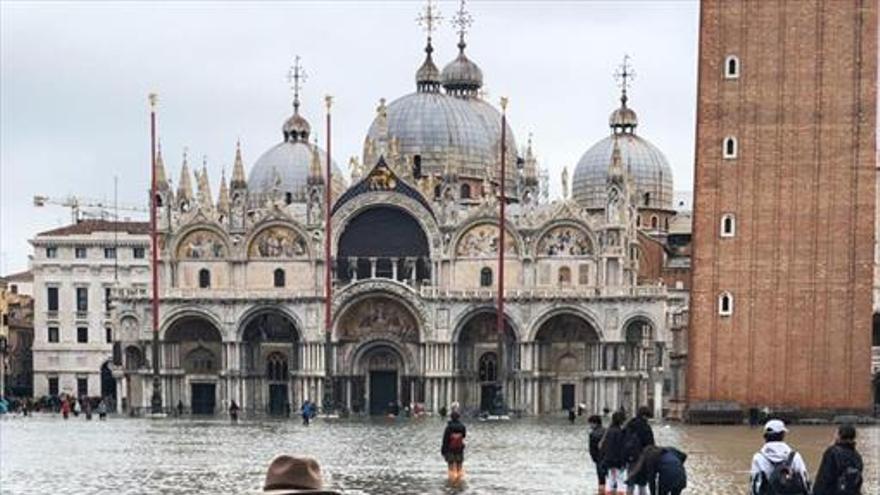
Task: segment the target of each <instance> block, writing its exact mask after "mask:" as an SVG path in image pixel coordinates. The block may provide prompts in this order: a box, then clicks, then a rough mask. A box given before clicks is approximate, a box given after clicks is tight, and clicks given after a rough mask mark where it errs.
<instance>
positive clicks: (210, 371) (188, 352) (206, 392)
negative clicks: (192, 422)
mask: <svg viewBox="0 0 880 495" xmlns="http://www.w3.org/2000/svg"><path fill="white" fill-rule="evenodd" d="M221 340H222V339H221V335H220V331H219V330H218V329H217V327H215V326H214V324H213V323H211V322H210V321H209V320H207V319H206V318H203V317H201V316H184V317H182V318H179V319H178V320H176V321H175V322H174V323H172V325H171V326H170V327H169V328H168V331H167V332H165V338H164V342H163V345H162V347H163V349H162V351H163V353H162V354H163V355H162V360H163V367H164V368H165V369H167V370H169V371H170V372H171V377H170V387H169V390H168V391H167V393H166V397H167V398H168V399H169V400H168V401H167V402H168V405H170V406H174V405H177V404H183V406H184V408H186V407H187V406H188V408H189V411H190V412H191V413H192V414H205V415H210V414H215V413H216V412H217V411H218V406H219V404H221V402H222V399H223V397H222V394H221V389H222V386H221V383H220V371H221V370H222V369H223V358H222V356H223V352H222V351H223V348H222V342H221Z"/></svg>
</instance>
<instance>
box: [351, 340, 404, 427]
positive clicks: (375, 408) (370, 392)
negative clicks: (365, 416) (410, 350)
mask: <svg viewBox="0 0 880 495" xmlns="http://www.w3.org/2000/svg"><path fill="white" fill-rule="evenodd" d="M358 354H359V358H358V362H357V363H356V365H357V368H358V370H359V371H360V373H362V375H363V376H364V378H365V380H364V383H365V385H366V390H364V393H365V395H366V400H365V402H366V406H367V412H368V413H369V414H371V415H387V414H393V415H395V416H396V415H397V414H399V413H400V409H401V403H402V401H401V395H402V394H401V393H400V392H401V388H402V387H401V385H402V384H401V380H402V378H403V375H404V374H405V367H404V359H403V357H402V356H401V355H400V353H399V352H398V350H397V349H396V348H395V347H394V346H393V345H388V344H382V343H378V344H375V345H369V347H368V348H366V349H364V350H363V351H362V352H359V353H358ZM403 396H406V394H403Z"/></svg>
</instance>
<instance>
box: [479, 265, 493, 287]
mask: <svg viewBox="0 0 880 495" xmlns="http://www.w3.org/2000/svg"><path fill="white" fill-rule="evenodd" d="M491 285H492V269H491V268H489V267H484V268H483V269H482V270H480V287H489V286H491Z"/></svg>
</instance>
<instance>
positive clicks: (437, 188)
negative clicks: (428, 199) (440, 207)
mask: <svg viewBox="0 0 880 495" xmlns="http://www.w3.org/2000/svg"><path fill="white" fill-rule="evenodd" d="M440 194H441V190H440V184H437V185H436V186H434V199H440Z"/></svg>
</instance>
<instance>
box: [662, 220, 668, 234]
mask: <svg viewBox="0 0 880 495" xmlns="http://www.w3.org/2000/svg"><path fill="white" fill-rule="evenodd" d="M663 230H665V231H667V232H669V217H667V218H666V219H665V220H663Z"/></svg>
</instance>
